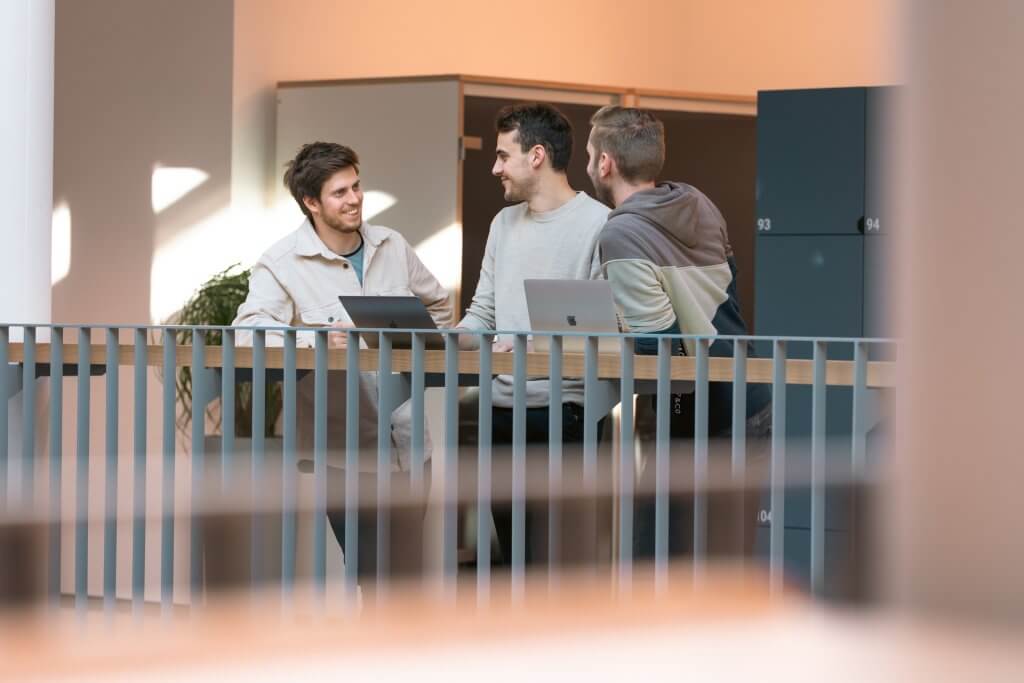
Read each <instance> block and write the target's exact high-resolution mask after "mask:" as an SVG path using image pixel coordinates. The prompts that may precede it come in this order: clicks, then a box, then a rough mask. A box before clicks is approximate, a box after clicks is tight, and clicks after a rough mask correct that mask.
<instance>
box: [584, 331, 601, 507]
mask: <svg viewBox="0 0 1024 683" xmlns="http://www.w3.org/2000/svg"><path fill="white" fill-rule="evenodd" d="M584 344H585V346H584V355H583V366H584V367H583V488H584V490H585V492H586V493H585V495H587V496H593V495H595V494H596V493H597V424H598V420H599V419H600V418H601V416H600V415H597V414H596V413H597V410H598V408H597V401H598V395H597V393H598V386H597V338H596V337H587V338H586V340H585V342H584Z"/></svg>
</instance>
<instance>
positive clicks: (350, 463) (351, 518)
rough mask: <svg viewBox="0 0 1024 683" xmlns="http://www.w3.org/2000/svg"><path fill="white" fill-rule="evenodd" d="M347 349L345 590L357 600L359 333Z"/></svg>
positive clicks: (351, 336) (352, 334)
mask: <svg viewBox="0 0 1024 683" xmlns="http://www.w3.org/2000/svg"><path fill="white" fill-rule="evenodd" d="M347 334H348V339H347V350H346V352H345V592H346V595H347V597H348V600H349V602H350V604H353V605H354V604H355V602H356V595H357V591H358V581H359V380H360V375H359V333H358V332H351V331H350V332H348V333H347Z"/></svg>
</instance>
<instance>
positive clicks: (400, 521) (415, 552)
mask: <svg viewBox="0 0 1024 683" xmlns="http://www.w3.org/2000/svg"><path fill="white" fill-rule="evenodd" d="M327 472H328V492H327V498H328V500H327V505H328V509H327V519H328V521H329V522H330V524H331V530H332V531H333V532H334V537H335V538H337V539H338V543H339V545H341V549H342V552H344V553H345V562H346V563H348V562H351V561H352V559H353V553H349V552H348V546H347V545H346V538H345V470H342V469H338V468H334V467H329V468H328V470H327ZM423 478H424V479H423V486H422V493H419V494H417V493H414V492H411V491H410V481H409V473H408V472H392V473H391V497H390V500H387V501H384V504H383V505H378V501H377V474H376V473H372V472H361V473H360V474H359V508H358V513H357V522H356V524H357V528H358V532H357V533H358V541H359V542H358V544H357V545H356V548H357V549H358V552H357V555H358V557H356V558H355V559H357V575H358V576H359V582H360V584H363V585H366V584H368V583H372V582H373V580H374V579H375V578H376V575H377V548H378V546H379V544H378V528H377V527H378V519H380V518H381V514H382V513H383V514H384V515H385V516H384V518H383V521H384V522H385V529H384V532H385V535H386V537H387V543H386V544H385V546H384V547H385V548H386V551H387V552H386V570H385V571H384V572H383V578H384V579H385V580H393V579H394V580H397V579H413V578H418V577H420V576H421V575H422V571H423V550H424V548H423V536H424V517H425V515H426V500H427V492H428V491H429V490H430V468H429V467H427V468H425V471H424V473H423Z"/></svg>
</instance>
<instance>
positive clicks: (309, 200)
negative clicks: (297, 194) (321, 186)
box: [302, 197, 320, 215]
mask: <svg viewBox="0 0 1024 683" xmlns="http://www.w3.org/2000/svg"><path fill="white" fill-rule="evenodd" d="M302 203H303V204H305V205H306V209H307V210H308V211H309V212H310V213H311V214H314V215H318V214H319V213H320V200H319V199H314V198H313V197H303V198H302Z"/></svg>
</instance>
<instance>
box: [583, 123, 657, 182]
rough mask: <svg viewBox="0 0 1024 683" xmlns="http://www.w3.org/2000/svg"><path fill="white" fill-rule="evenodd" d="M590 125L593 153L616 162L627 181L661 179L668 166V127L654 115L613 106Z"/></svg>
mask: <svg viewBox="0 0 1024 683" xmlns="http://www.w3.org/2000/svg"><path fill="white" fill-rule="evenodd" d="M590 125H592V126H593V127H594V128H593V131H592V132H591V134H590V143H591V144H592V145H593V146H594V151H595V152H596V153H598V154H600V153H601V152H604V153H605V154H607V155H608V156H610V157H611V158H612V159H614V160H615V164H616V165H617V166H618V168H619V174H620V175H621V176H622V177H623V178H624V179H625V180H626V181H627V182H631V183H636V182H650V181H655V180H657V179H658V175H659V174H660V173H661V169H662V167H663V166H664V165H665V126H664V124H662V122H661V121H659V120H658V119H657V118H656V117H655V116H654V114H652V113H651V112H649V111H647V110H646V109H634V108H631V107H620V106H619V105H617V104H610V105H608V106H606V107H601V108H600V109H598V110H597V113H595V114H594V115H593V116H592V117H590Z"/></svg>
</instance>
